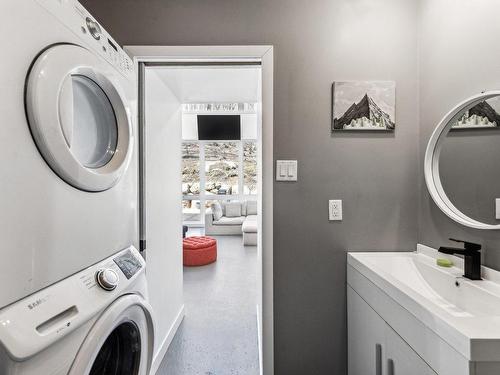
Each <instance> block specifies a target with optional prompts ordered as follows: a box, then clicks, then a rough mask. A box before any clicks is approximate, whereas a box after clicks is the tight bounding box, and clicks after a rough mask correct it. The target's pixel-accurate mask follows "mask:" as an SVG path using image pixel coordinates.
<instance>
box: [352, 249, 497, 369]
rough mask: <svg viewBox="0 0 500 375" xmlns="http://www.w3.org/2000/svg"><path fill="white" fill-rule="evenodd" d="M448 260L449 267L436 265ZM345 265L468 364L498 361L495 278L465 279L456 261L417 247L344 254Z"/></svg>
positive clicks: (459, 261) (486, 272)
mask: <svg viewBox="0 0 500 375" xmlns="http://www.w3.org/2000/svg"><path fill="white" fill-rule="evenodd" d="M437 257H439V258H448V259H452V260H453V262H454V263H455V266H454V267H450V268H444V267H439V266H437V265H436V258H437ZM348 265H349V266H351V267H353V268H354V269H355V270H356V271H358V272H359V273H361V274H362V275H363V276H365V277H366V278H368V279H369V280H370V281H371V282H372V283H374V284H375V285H376V286H378V287H379V288H380V289H382V291H383V292H384V293H386V294H387V295H389V296H390V297H391V298H392V299H393V300H395V301H396V302H397V303H398V304H399V305H401V306H402V307H404V308H405V309H406V310H407V311H409V312H410V313H411V314H412V315H413V316H415V317H416V318H417V319H418V320H420V321H421V322H422V323H423V324H424V325H425V326H426V327H428V328H429V329H431V330H432V331H433V332H435V333H436V334H438V335H439V336H440V337H442V338H443V339H444V340H445V341H446V342H448V343H449V344H450V345H451V346H452V347H453V348H454V349H455V350H457V351H459V352H460V353H461V354H462V355H463V356H464V357H466V358H468V359H469V360H477V359H480V360H495V361H498V360H499V358H500V273H499V272H497V271H494V270H491V269H488V268H485V267H483V280H475V281H472V280H469V279H465V278H464V277H463V276H462V275H463V268H462V267H463V261H462V259H461V258H458V257H454V256H448V255H444V254H438V253H437V251H436V250H434V249H431V248H428V247H426V246H422V245H419V246H418V250H417V251H416V252H391V253H385V252H365V253H349V254H348Z"/></svg>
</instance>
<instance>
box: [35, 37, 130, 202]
mask: <svg viewBox="0 0 500 375" xmlns="http://www.w3.org/2000/svg"><path fill="white" fill-rule="evenodd" d="M124 81H125V78H124V77H122V76H121V75H120V74H119V73H118V71H117V70H116V69H115V68H113V67H112V66H111V65H110V64H109V63H107V62H106V61H104V60H103V59H102V58H100V57H98V56H97V55H96V54H95V53H93V52H91V51H89V50H87V49H86V48H83V47H81V46H77V45H71V44H60V45H54V46H52V47H50V48H48V49H46V50H44V51H43V52H42V53H41V54H40V55H39V56H38V58H37V59H36V60H35V61H34V63H33V65H32V68H31V69H30V72H29V74H28V77H27V81H26V91H25V104H26V113H27V118H28V122H29V126H30V130H31V134H32V135H33V138H34V140H35V143H36V145H37V147H38V149H39V151H40V153H41V154H42V156H43V158H44V159H45V161H46V162H47V163H48V164H49V166H50V167H51V168H52V170H53V171H54V172H55V173H56V174H57V175H59V177H61V178H62V179H63V180H64V181H66V182H67V183H69V184H70V185H72V186H74V187H76V188H78V189H81V190H85V191H93V192H97V191H104V190H107V189H110V188H111V187H113V186H114V185H115V184H116V183H117V182H118V181H119V180H120V177H121V176H122V175H123V174H124V173H125V170H126V169H127V167H128V164H129V161H130V157H131V153H132V145H133V134H132V123H131V121H132V120H131V116H130V108H129V105H128V103H127V100H126V98H125V95H124V90H123V87H122V85H121V84H120V82H121V83H124V84H130V83H129V82H124Z"/></svg>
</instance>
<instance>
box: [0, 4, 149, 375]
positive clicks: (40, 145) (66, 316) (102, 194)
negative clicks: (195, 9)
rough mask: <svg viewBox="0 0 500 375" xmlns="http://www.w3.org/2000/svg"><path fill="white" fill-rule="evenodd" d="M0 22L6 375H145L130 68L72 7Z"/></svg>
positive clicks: (9, 11)
mask: <svg viewBox="0 0 500 375" xmlns="http://www.w3.org/2000/svg"><path fill="white" fill-rule="evenodd" d="M0 13H1V14H2V15H4V17H3V21H2V24H3V28H4V30H9V32H5V33H1V34H0V42H1V44H2V46H3V48H4V51H5V54H4V58H3V59H2V62H1V67H2V70H1V72H0V82H1V85H0V87H1V91H0V99H1V100H0V108H1V111H0V113H1V120H0V121H1V126H0V142H1V144H0V163H1V169H0V172H1V174H0V186H1V190H0V208H1V214H0V234H1V238H2V245H1V247H0V256H1V259H2V260H1V263H0V264H1V265H0V282H1V284H0V285H1V286H0V374H2V375H9V374H23V375H34V374H37V375H41V374H43V375H63V374H71V375H87V374H92V375H94V374H95V375H97V374H99V375H106V374H113V375H139V374H140V375H146V374H148V373H149V368H150V365H151V358H152V351H153V340H154V330H153V319H152V313H151V309H150V307H149V305H148V303H147V302H146V298H147V288H146V279H145V262H144V260H143V259H142V257H141V255H140V254H139V252H138V251H137V250H136V247H137V245H138V160H137V159H138V156H137V147H136V146H137V139H136V137H135V134H137V129H136V124H135V120H134V118H135V116H136V113H135V111H136V104H137V86H136V83H135V73H134V68H133V64H132V61H131V60H130V58H129V57H128V56H127V55H126V54H125V53H124V51H123V50H122V49H120V48H119V47H118V45H117V43H116V42H115V41H114V40H113V39H112V38H111V37H110V36H109V35H108V34H107V33H106V31H105V30H104V29H103V28H102V27H101V26H100V25H99V24H98V23H97V22H96V21H95V20H94V19H93V18H92V16H91V15H90V14H89V13H88V12H87V11H86V10H85V9H84V8H83V7H82V6H81V5H80V4H79V3H78V2H77V1H75V0H22V1H18V0H10V1H2V2H1V3H0Z"/></svg>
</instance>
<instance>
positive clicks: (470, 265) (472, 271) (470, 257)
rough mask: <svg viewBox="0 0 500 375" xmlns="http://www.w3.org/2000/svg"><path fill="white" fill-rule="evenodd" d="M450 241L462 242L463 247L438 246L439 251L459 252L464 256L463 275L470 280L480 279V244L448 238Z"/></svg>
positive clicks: (447, 252)
mask: <svg viewBox="0 0 500 375" xmlns="http://www.w3.org/2000/svg"><path fill="white" fill-rule="evenodd" d="M450 241H455V242H459V243H463V244H464V248H463V249H461V248H456V247H440V248H439V250H438V251H439V252H440V253H444V254H451V255H453V254H460V255H463V256H464V277H466V278H468V279H471V280H481V253H480V252H479V250H481V245H480V244H477V243H473V242H467V241H461V240H455V239H453V238H450Z"/></svg>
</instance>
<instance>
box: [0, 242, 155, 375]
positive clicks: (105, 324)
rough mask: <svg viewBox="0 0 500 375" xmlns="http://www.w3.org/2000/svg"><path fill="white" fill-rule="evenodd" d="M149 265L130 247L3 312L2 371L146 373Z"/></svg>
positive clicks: (150, 339)
mask: <svg viewBox="0 0 500 375" xmlns="http://www.w3.org/2000/svg"><path fill="white" fill-rule="evenodd" d="M144 271H145V262H144V260H143V259H142V257H141V255H140V254H139V252H138V251H137V250H136V249H135V248H134V247H130V248H128V249H125V250H123V251H121V252H119V253H118V254H116V255H114V256H112V257H110V258H108V259H106V260H104V261H102V262H100V263H98V264H96V265H93V266H91V267H89V268H87V269H85V270H83V271H81V272H78V273H77V274H75V275H72V276H70V277H68V278H66V279H64V280H62V281H60V282H58V283H56V284H54V285H51V286H50V287H48V288H45V289H43V290H41V291H39V292H37V293H35V294H33V295H31V296H29V297H28V298H25V299H23V300H20V301H18V302H16V303H14V304H12V305H10V306H8V307H6V308H4V309H2V310H0V374H2V375H14V374H16V375H18V374H19V375H21V374H22V375H148V374H149V370H150V366H151V361H152V355H153V344H154V328H153V320H152V316H151V308H150V307H149V305H148V303H147V302H146V301H145V297H146V293H147V291H146V277H145V272H144Z"/></svg>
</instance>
